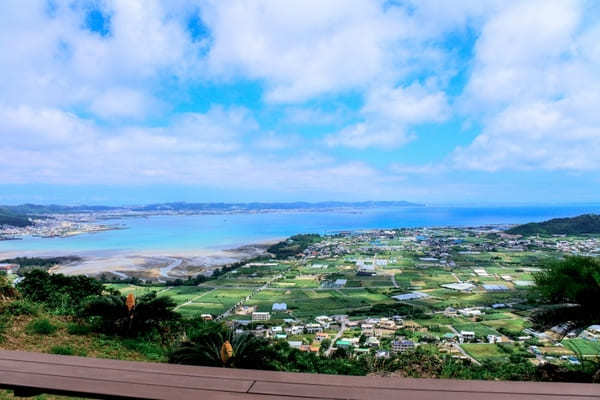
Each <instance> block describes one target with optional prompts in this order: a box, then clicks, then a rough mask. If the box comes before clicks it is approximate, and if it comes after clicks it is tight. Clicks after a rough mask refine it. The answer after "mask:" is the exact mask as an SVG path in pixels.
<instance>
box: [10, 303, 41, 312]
mask: <svg viewBox="0 0 600 400" xmlns="http://www.w3.org/2000/svg"><path fill="white" fill-rule="evenodd" d="M5 312H6V313H8V314H10V315H38V314H39V312H40V306H39V304H36V303H33V302H31V301H29V300H15V301H12V302H10V303H9V304H8V306H7V307H6V309H5Z"/></svg>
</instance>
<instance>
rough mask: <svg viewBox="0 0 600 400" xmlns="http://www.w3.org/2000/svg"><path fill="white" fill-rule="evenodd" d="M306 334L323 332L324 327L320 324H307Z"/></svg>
mask: <svg viewBox="0 0 600 400" xmlns="http://www.w3.org/2000/svg"><path fill="white" fill-rule="evenodd" d="M305 329H306V333H317V332H323V327H322V326H321V325H319V324H306V326H305Z"/></svg>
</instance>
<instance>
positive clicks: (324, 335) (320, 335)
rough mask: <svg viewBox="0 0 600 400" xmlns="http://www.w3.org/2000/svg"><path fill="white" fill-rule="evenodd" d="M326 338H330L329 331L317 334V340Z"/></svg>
mask: <svg viewBox="0 0 600 400" xmlns="http://www.w3.org/2000/svg"><path fill="white" fill-rule="evenodd" d="M325 339H329V334H328V333H324V332H317V334H316V335H315V340H316V341H317V342H322V341H323V340H325Z"/></svg>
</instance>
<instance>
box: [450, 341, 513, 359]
mask: <svg viewBox="0 0 600 400" xmlns="http://www.w3.org/2000/svg"><path fill="white" fill-rule="evenodd" d="M461 347H462V348H463V350H465V351H466V352H467V353H468V354H469V355H470V356H471V357H473V358H474V359H476V360H478V361H486V360H503V359H507V358H508V356H509V355H510V352H507V351H504V350H503V349H502V348H501V347H500V346H498V345H497V344H489V343H465V344H462V345H461ZM505 348H507V347H506V345H505Z"/></svg>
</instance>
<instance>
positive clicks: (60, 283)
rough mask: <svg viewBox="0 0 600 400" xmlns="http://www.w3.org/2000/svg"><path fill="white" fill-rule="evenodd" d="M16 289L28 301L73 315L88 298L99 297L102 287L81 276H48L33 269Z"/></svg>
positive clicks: (98, 283)
mask: <svg viewBox="0 0 600 400" xmlns="http://www.w3.org/2000/svg"><path fill="white" fill-rule="evenodd" d="M17 289H18V290H19V292H21V294H22V295H23V297H25V298H26V299H28V300H31V301H34V302H37V303H44V304H45V305H46V306H47V307H49V308H54V309H57V308H60V309H61V310H62V311H64V312H65V313H73V312H74V311H75V310H76V308H77V307H78V306H79V305H80V304H81V303H82V302H83V301H84V300H85V299H86V298H87V297H88V296H98V295H101V294H102V292H103V291H104V286H103V285H102V283H101V282H100V281H98V280H96V279H93V278H88V277H87V276H83V275H78V276H66V275H62V274H49V273H48V272H46V271H43V270H39V269H34V270H32V271H29V272H26V273H25V274H24V276H23V280H22V281H21V282H20V283H19V284H18V285H17Z"/></svg>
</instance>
